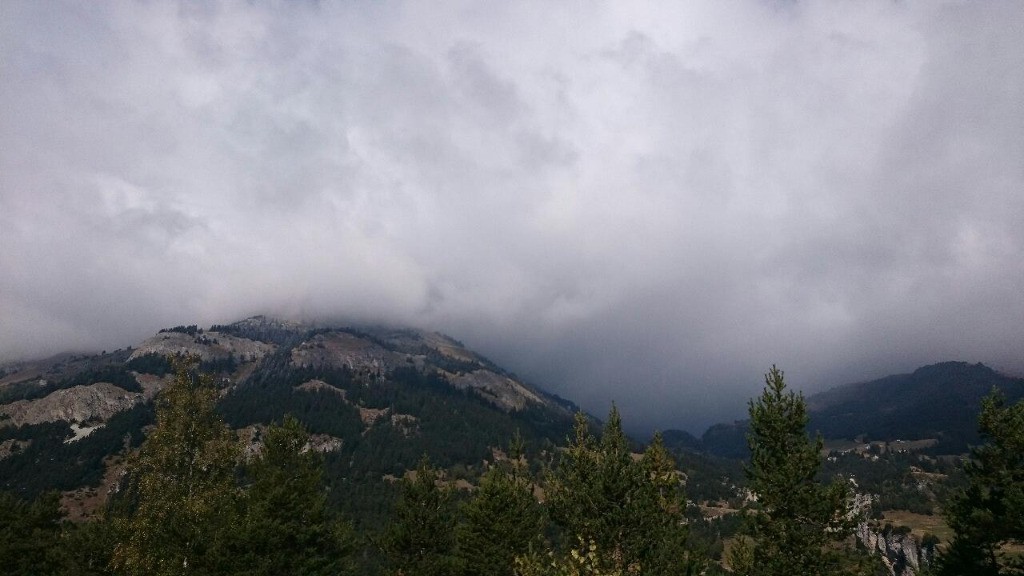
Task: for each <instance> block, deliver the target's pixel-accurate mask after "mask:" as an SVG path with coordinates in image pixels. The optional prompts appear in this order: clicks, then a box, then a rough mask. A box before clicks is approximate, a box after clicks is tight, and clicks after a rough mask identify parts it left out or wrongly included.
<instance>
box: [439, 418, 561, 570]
mask: <svg viewBox="0 0 1024 576" xmlns="http://www.w3.org/2000/svg"><path fill="white" fill-rule="evenodd" d="M533 488H534V483H533V481H532V479H531V478H530V477H529V475H528V471H527V469H526V460H525V454H524V453H523V443H522V439H521V438H520V437H519V435H518V433H517V435H516V437H515V438H514V439H513V441H512V446H511V448H510V450H509V460H508V461H505V462H495V463H494V464H493V465H492V466H491V468H490V469H489V470H488V471H487V472H486V473H485V474H484V476H483V478H481V480H480V486H479V487H478V488H477V490H476V492H475V494H474V495H473V498H472V499H471V500H470V501H469V502H467V503H466V505H465V506H463V508H462V521H461V522H460V523H459V526H458V529H457V531H456V542H457V555H458V557H459V558H460V560H461V564H462V570H463V574H465V575H467V576H487V575H494V576H512V575H513V568H514V561H515V558H516V557H517V556H522V555H524V554H527V553H528V552H529V551H530V550H531V549H533V548H539V547H540V544H541V543H542V539H543V533H544V526H545V518H544V511H543V508H541V506H540V504H539V503H538V502H537V500H536V499H535V498H534V495H533Z"/></svg>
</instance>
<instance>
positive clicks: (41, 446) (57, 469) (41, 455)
mask: <svg viewBox="0 0 1024 576" xmlns="http://www.w3.org/2000/svg"><path fill="white" fill-rule="evenodd" d="M152 422H153V407H152V405H150V404H138V405H136V406H135V407H133V408H131V409H129V410H126V411H124V412H121V413H119V414H115V415H114V416H113V417H111V419H110V420H108V421H107V423H106V424H105V425H104V426H103V427H101V428H98V429H97V430H94V431H93V432H92V434H90V435H88V436H86V437H85V438H82V439H80V440H77V441H75V442H71V443H65V440H67V439H68V438H69V437H71V435H72V432H71V428H70V426H69V425H68V423H67V422H45V423H42V424H32V425H24V426H21V427H19V428H0V442H2V441H4V440H7V439H18V440H31V444H29V445H28V446H27V447H25V448H23V449H21V450H20V451H19V452H17V453H15V454H13V455H11V456H9V457H7V458H4V459H2V460H0V489H2V490H10V491H12V492H14V493H16V494H17V495H18V496H19V497H21V498H25V499H29V500H31V499H34V498H36V497H37V496H39V494H41V493H42V492H45V491H47V490H73V489H75V488H79V487H82V486H98V485H99V483H100V481H101V480H102V479H103V460H104V458H106V457H107V456H108V455H110V454H113V453H116V452H118V451H119V450H121V449H122V448H123V447H125V446H126V445H127V446H128V447H135V446H138V445H139V444H140V443H141V442H142V436H143V434H142V428H143V427H144V426H147V425H149V424H151V423H152Z"/></svg>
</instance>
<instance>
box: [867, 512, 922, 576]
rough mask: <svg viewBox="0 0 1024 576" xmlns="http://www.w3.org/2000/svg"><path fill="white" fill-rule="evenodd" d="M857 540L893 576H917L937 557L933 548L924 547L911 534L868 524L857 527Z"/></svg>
mask: <svg viewBox="0 0 1024 576" xmlns="http://www.w3.org/2000/svg"><path fill="white" fill-rule="evenodd" d="M856 535H857V539H858V540H859V541H860V542H861V543H862V544H864V546H865V547H866V548H867V549H868V550H869V551H870V552H871V553H872V554H877V555H879V556H880V557H881V558H882V562H883V563H884V564H885V566H886V568H888V569H889V573H890V574H892V575H893V576H917V575H918V574H920V573H921V569H922V567H925V566H928V564H930V563H931V561H932V560H933V559H934V557H935V549H934V548H933V547H924V546H922V545H921V542H920V541H918V539H917V538H916V537H915V536H914V535H913V534H910V533H904V532H899V531H897V530H891V529H884V528H883V529H879V528H878V527H877V526H872V525H870V524H868V523H867V522H861V523H860V524H859V525H858V526H857V531H856Z"/></svg>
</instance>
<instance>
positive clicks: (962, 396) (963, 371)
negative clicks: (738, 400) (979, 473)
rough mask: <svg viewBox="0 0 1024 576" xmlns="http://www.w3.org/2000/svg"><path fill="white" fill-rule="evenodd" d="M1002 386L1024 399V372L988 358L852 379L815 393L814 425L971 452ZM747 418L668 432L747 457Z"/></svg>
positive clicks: (695, 446)
mask: <svg viewBox="0 0 1024 576" xmlns="http://www.w3.org/2000/svg"><path fill="white" fill-rule="evenodd" d="M993 388H998V389H999V390H1001V391H1002V393H1003V394H1004V395H1005V396H1006V399H1007V401H1008V402H1010V403H1012V402H1015V401H1017V400H1020V399H1021V398H1024V378H1014V377H1011V376H1006V375H1004V374H1000V373H998V372H996V371H994V370H992V369H991V368H989V367H988V366H985V365H984V364H968V363H966V362H942V363H939V364H933V365H930V366H924V367H922V368H918V369H917V370H915V371H914V372H912V373H910V374H898V375H894V376H886V377H885V378H880V379H878V380H872V381H870V382H860V383H855V384H846V385H843V386H838V387H836V388H832V389H830V390H827V391H825V392H821V393H818V394H814V395H812V396H809V397H808V398H807V404H808V408H809V410H810V415H811V421H810V425H809V426H808V428H809V429H810V431H811V432H820V433H821V435H822V436H823V437H824V438H826V439H847V440H853V439H858V438H859V439H861V440H889V441H892V440H924V439H934V440H936V443H935V445H934V446H932V447H931V448H930V451H932V452H935V453H940V454H941V453H946V454H956V453H962V452H965V451H966V450H967V448H968V446H969V445H971V444H977V443H978V442H979V440H980V439H979V437H978V432H977V428H978V412H979V410H980V409H981V400H982V398H984V397H985V396H986V395H988V394H989V393H990V392H991V391H992V389H993ZM746 431H747V421H745V420H741V421H736V422H732V423H723V424H716V425H714V426H711V427H710V428H708V430H707V431H706V432H705V433H704V434H703V435H702V436H701V437H700V438H697V437H695V436H693V435H692V434H689V433H687V432H684V431H680V430H670V431H666V432H665V433H664V436H665V439H666V442H668V443H671V445H672V446H673V447H675V448H677V449H681V450H689V451H704V452H708V453H710V454H714V455H717V456H724V457H730V458H743V457H746V454H747V446H746Z"/></svg>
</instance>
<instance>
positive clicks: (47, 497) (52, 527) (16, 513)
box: [0, 492, 62, 576]
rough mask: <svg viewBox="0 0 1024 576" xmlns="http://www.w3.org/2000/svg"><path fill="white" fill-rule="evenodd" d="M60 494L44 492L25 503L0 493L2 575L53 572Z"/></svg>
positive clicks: (55, 567)
mask: <svg viewBox="0 0 1024 576" xmlns="http://www.w3.org/2000/svg"><path fill="white" fill-rule="evenodd" d="M61 517H62V514H61V511H60V496H59V494H58V493H56V492H46V493H44V494H42V495H40V496H39V498H37V499H36V500H35V501H33V502H26V501H24V500H21V499H20V498H18V497H16V496H14V495H13V494H10V493H8V492H0V566H3V572H4V574H10V575H12V576H13V575H16V574H25V575H26V576H27V575H29V574H32V575H35V574H56V573H57V566H58V560H57V558H56V556H55V555H54V552H55V551H56V550H57V546H58V544H59V542H60V536H61V526H60V521H61Z"/></svg>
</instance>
